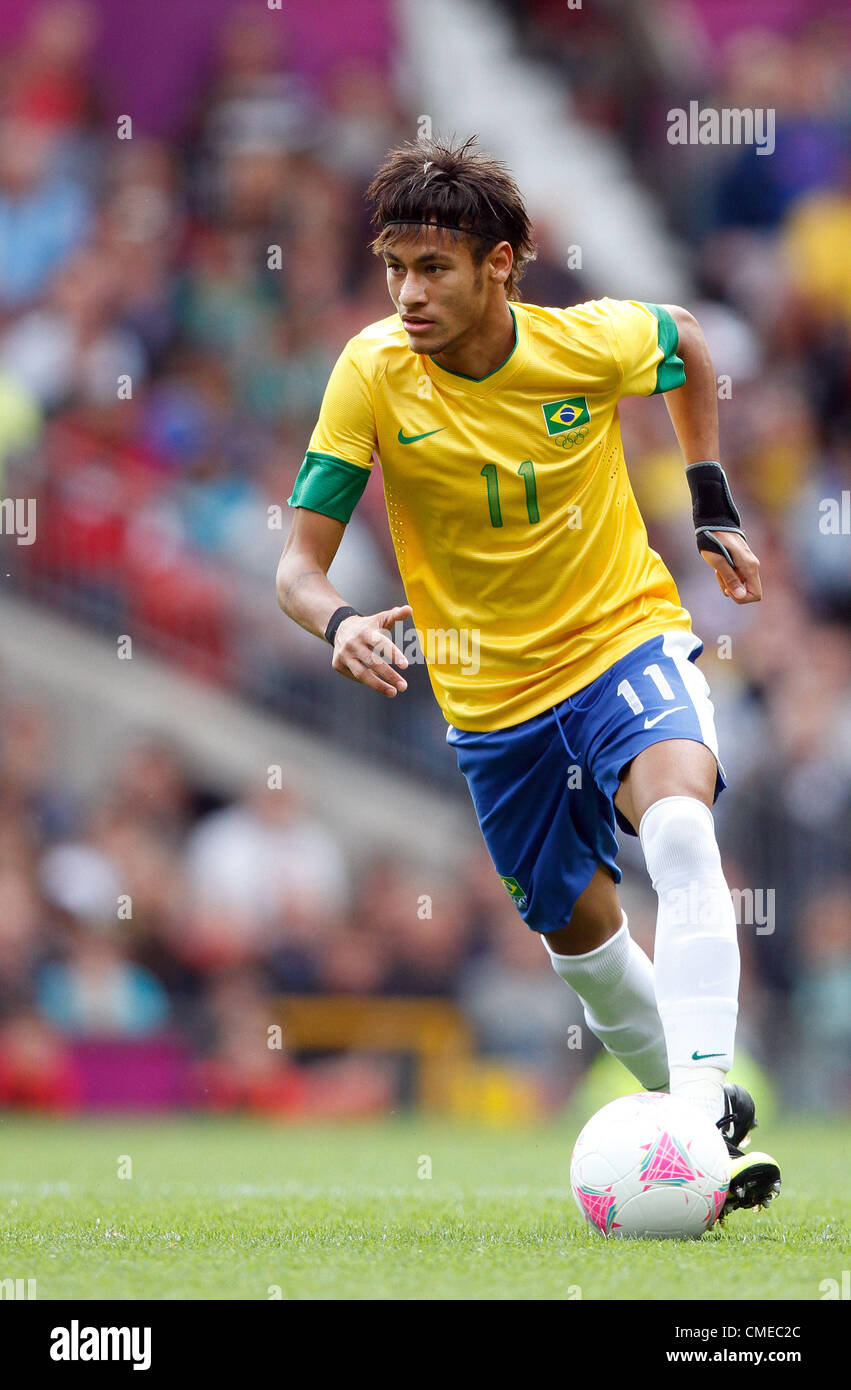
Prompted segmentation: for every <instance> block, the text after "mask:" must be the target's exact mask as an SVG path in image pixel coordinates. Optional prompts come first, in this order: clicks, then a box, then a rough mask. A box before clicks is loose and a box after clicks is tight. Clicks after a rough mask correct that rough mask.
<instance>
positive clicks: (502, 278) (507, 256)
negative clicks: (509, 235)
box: [488, 241, 514, 285]
mask: <svg viewBox="0 0 851 1390" xmlns="http://www.w3.org/2000/svg"><path fill="white" fill-rule="evenodd" d="M513 264H514V252H513V251H512V249H511V245H510V243H509V242H507V241H500V242H499V243H498V244H497V245H496V246H495V247H494V248H493V250H492V251H490V252H489V254H488V274H489V276H490V279H491V280H493V281H495V282H496V284H498V285H504V284H505V282H506V281H507V280H508V277H509V276H510V274H511V267H512V266H513Z"/></svg>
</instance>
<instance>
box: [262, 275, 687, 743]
mask: <svg viewBox="0 0 851 1390" xmlns="http://www.w3.org/2000/svg"><path fill="white" fill-rule="evenodd" d="M510 309H511V313H512V316H513V318H514V325H515V342H514V348H513V349H512V351H511V353H510V354H509V356H508V357H507V358H506V360H505V361H504V362H503V364H502V366H501V367H498V368H497V369H496V370H495V371H493V372H491V373H490V374H489V375H488V376H485V377H483V378H481V379H476V378H473V377H466V376H462V375H460V374H459V373H457V372H453V371H450V370H448V369H447V368H445V367H441V366H440V365H439V364H438V363H437V362H435V361H433V360H432V359H431V358H428V357H425V356H422V355H420V354H417V353H414V352H412V351H411V349H410V347H409V346H408V340H407V336H406V334H405V330H404V328H403V326H402V323H401V321H400V319H399V317H398V315H397V314H393V315H391V316H390V317H388V318H386V319H382V320H380V322H378V323H373V324H370V325H369V326H368V327H367V328H365V329H364V330H363V332H361V333H359V334H358V335H357V336H356V337H354V338H352V339H351V340H350V341H349V342H348V343H347V345H346V347H345V349H344V351H343V353H342V354H341V356H340V357H339V359H338V361H337V363H336V365H335V367H334V369H333V371H332V373H331V376H330V378H329V381H328V386H327V389H326V392H325V396H324V399H323V402H322V407H321V411H320V415H319V420H318V423H317V425H316V428H315V429H314V431H313V434H312V436H311V439H310V445H309V448H308V451H307V454H306V455H305V459H304V463H303V464H302V466H301V469H300V470H299V474H298V477H297V479H296V482H295V486H294V489H293V493H292V496H291V497H290V499H289V501H290V505H291V506H294V507H307V508H309V509H310V510H311V511H316V512H321V513H322V514H324V515H325V516H332V517H336V518H337V520H338V521H342V522H348V520H349V519H350V517H351V515H352V512H353V510H354V508H355V506H356V504H357V502H358V499H359V498H360V496H361V494H362V492H363V490H364V487H365V486H366V482H367V477H368V474H369V470H370V468H371V467H372V465H373V463H375V462H376V461H378V462H379V463H380V465H381V471H382V475H383V481H384V492H385V498H386V503H387V514H388V518H389V522H390V530H391V533H392V537H393V544H394V546H395V550H396V557H397V560H398V563H399V570H400V573H401V576H402V581H403V584H404V587H405V594H406V596H407V600H408V602H409V604H410V605H411V608H412V610H413V615H414V623H415V625H416V628H417V634H418V636H419V638H420V645H421V647H422V650H423V652H424V654H425V657H426V661H427V664H428V671H429V676H430V678H431V683H432V687H433V689H434V692H435V695H436V697H437V700H438V703H439V705H440V707H441V709H442V711H443V714H444V716H445V718H446V719H447V720H448V722H449V723H450V724H454V725H455V726H456V727H457V728H459V729H468V730H474V731H475V730H491V729H501V728H506V727H508V726H510V725H512V724H519V723H521V722H522V721H523V720H525V719H530V718H532V716H533V715H536V714H539V713H541V711H543V710H545V709H548V708H550V707H551V706H553V705H556V704H558V703H559V702H560V701H561V700H564V699H566V698H567V696H568V695H572V694H573V693H574V692H575V691H578V690H581V689H582V688H583V687H584V686H586V685H588V684H589V683H590V682H591V681H593V680H595V679H596V678H597V677H598V676H600V675H602V673H603V672H604V671H606V670H608V668H609V667H610V666H611V665H613V663H614V662H616V661H618V660H619V659H620V658H621V657H622V656H624V655H625V654H626V653H627V652H629V651H632V650H633V649H634V648H635V647H637V646H639V645H640V643H642V642H645V641H647V639H648V638H650V637H655V636H658V635H659V634H660V633H664V632H667V631H669V630H670V629H672V628H683V629H688V628H690V627H691V619H690V617H689V614H688V613H687V612H686V610H685V609H684V608H683V607H682V606H681V604H680V600H679V595H678V593H677V589H676V586H675V584H674V581H673V579H672V578H671V575H670V574H669V572H668V570H667V569H666V567H665V565H664V564H663V563H662V560H661V559H660V557H659V556H658V555H657V554H656V552H655V551H654V550H652V549H651V548H650V545H649V543H648V539H647V532H646V530H645V527H644V523H643V521H642V519H641V515H640V513H639V510H638V506H637V504H636V501H635V498H634V496H633V492H632V488H631V486H630V482H629V478H628V477H627V470H626V464H625V461H624V454H623V447H622V444H621V435H620V426H619V422H618V401H619V399H620V397H621V396H632V395H637V396H650V395H653V394H654V393H656V392H659V391H667V390H671V389H672V388H674V387H677V386H682V385H683V383H684V382H685V371H684V368H683V364H682V361H681V359H680V358H679V357H678V356H677V346H678V334H677V328H676V324H675V323H674V320H673V319H672V317H671V315H670V314H669V313H668V312H667V311H666V310H665V309H663V308H661V307H660V306H659V305H655V304H643V303H638V302H636V301H631V300H630V301H625V300H612V299H600V300H593V301H591V302H589V303H587V304H577V305H574V306H573V307H571V308H568V309H544V308H539V307H538V306H537V305H534V304H523V303H514V302H512V303H511V304H510Z"/></svg>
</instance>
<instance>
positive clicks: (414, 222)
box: [381, 217, 504, 241]
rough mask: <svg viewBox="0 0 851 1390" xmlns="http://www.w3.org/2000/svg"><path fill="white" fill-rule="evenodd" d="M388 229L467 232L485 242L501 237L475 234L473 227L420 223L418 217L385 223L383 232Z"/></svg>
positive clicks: (497, 239) (444, 223)
mask: <svg viewBox="0 0 851 1390" xmlns="http://www.w3.org/2000/svg"><path fill="white" fill-rule="evenodd" d="M387 227H434V228H436V229H437V230H439V231H443V232H466V233H467V235H468V236H480V237H483V238H484V240H485V241H499V240H500V238H499V237H496V236H489V235H488V233H487V232H474V231H473V228H472V227H456V226H454V225H453V223H451V222H422V221H418V219H417V218H416V217H397V218H395V219H393V220H392V221H390V222H385V223H384V226H383V227H382V229H381V230H382V231H384V230H385V229H386V228H387ZM503 239H504V238H503Z"/></svg>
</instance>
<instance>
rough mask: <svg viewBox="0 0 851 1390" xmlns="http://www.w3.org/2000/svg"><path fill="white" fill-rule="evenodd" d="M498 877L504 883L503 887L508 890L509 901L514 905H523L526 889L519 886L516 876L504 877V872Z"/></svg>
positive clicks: (524, 904) (524, 903)
mask: <svg viewBox="0 0 851 1390" xmlns="http://www.w3.org/2000/svg"><path fill="white" fill-rule="evenodd" d="M500 878H501V879H502V881H503V883H504V884H505V887H506V889H507V891H508V896H509V897H510V898H511V901H512V902H513V903H514V905H515V907H525V906H526V889H525V888H521V887H520V884H519V883H518V882H517V879H516V878H506V877H505V876H504V874H500Z"/></svg>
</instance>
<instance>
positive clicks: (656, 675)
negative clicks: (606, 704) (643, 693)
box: [617, 661, 677, 714]
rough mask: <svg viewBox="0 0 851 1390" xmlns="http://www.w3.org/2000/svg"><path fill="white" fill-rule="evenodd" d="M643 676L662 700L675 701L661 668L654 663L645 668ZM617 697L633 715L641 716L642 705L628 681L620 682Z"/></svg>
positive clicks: (642, 711)
mask: <svg viewBox="0 0 851 1390" xmlns="http://www.w3.org/2000/svg"><path fill="white" fill-rule="evenodd" d="M644 674H645V676H649V677H650V679H651V680H652V682H653V684H654V685H655V687H656V689H657V690H658V691H659V694H660V695H661V696H662V699H663V700H676V698H677V697H676V695H675V694H674V692H673V690H672V689H671V687H670V684H669V682H668V681H667V680H666V678H665V674H664V672H663V670H662V668H661V666H657V664H656V662H655V661H654V662H653V664H652V665H650V666H645V668H644ZM617 693H618V695H622V696H623V698H624V699H625V700H626V702H627V704H628V705H629V707H630V709H631V710H632V712H633V714H643V713H644V705H643V704H642V702H641V700H640V699H639V698H638V696H637V695H636V693H635V691H634V690H633V688H632V685H631V684H630V682H629V681H621V683H620V685H619V686H618V689H617Z"/></svg>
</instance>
